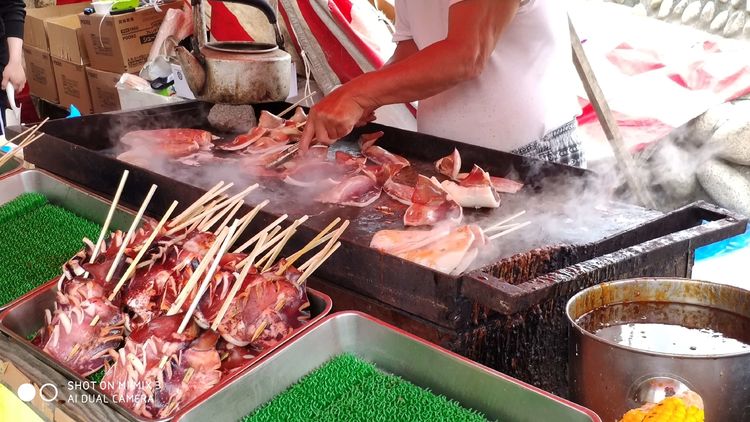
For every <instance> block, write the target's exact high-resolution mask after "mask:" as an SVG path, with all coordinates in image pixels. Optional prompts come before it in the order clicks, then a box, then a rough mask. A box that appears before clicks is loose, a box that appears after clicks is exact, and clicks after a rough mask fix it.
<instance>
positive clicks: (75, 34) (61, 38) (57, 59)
mask: <svg viewBox="0 0 750 422" xmlns="http://www.w3.org/2000/svg"><path fill="white" fill-rule="evenodd" d="M47 39H48V40H49V50H50V55H52V67H53V68H54V70H55V81H56V82H57V95H58V98H59V99H60V105H62V106H63V107H69V106H70V105H71V104H72V105H75V106H76V107H77V108H78V110H79V111H80V112H81V113H82V114H91V113H93V112H94V106H93V104H92V102H91V93H90V92H89V83H88V80H87V79H86V65H88V64H89V57H88V52H87V50H86V47H85V46H84V44H83V34H82V31H81V23H80V21H79V20H78V17H77V16H76V15H67V16H62V17H59V18H52V19H49V20H48V21H47Z"/></svg>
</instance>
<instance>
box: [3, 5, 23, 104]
mask: <svg viewBox="0 0 750 422" xmlns="http://www.w3.org/2000/svg"><path fill="white" fill-rule="evenodd" d="M0 18H2V21H3V24H4V25H5V36H6V38H7V43H8V64H7V65H6V66H5V69H4V70H3V79H2V88H3V89H5V87H6V85H7V84H8V82H10V83H12V84H13V87H15V88H16V90H17V91H20V90H21V89H22V88H23V86H24V85H26V73H25V72H24V70H23V51H22V50H23V23H24V20H25V19H26V5H25V4H24V2H23V0H10V1H8V2H6V4H4V5H3V6H2V16H0Z"/></svg>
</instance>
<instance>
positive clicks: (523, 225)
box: [489, 221, 531, 240]
mask: <svg viewBox="0 0 750 422" xmlns="http://www.w3.org/2000/svg"><path fill="white" fill-rule="evenodd" d="M529 224H531V221H527V222H525V223H520V224H517V225H516V226H515V227H512V228H509V229H507V230H503V231H501V232H500V233H497V234H494V235H492V236H490V237H489V240H495V239H497V238H499V237H502V236H505V235H506V234H509V233H513V232H514V231H516V230H520V229H522V228H524V227H526V226H528V225H529Z"/></svg>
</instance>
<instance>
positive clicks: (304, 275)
mask: <svg viewBox="0 0 750 422" xmlns="http://www.w3.org/2000/svg"><path fill="white" fill-rule="evenodd" d="M339 247H341V242H336V244H335V245H333V247H331V249H330V250H329V251H327V252H326V254H325V255H324V256H323V257H322V258H320V259H319V260H318V261H317V262H315V263H314V264H312V265H310V268H308V269H306V270H305V272H304V273H302V275H301V276H300V278H299V279H297V282H296V284H297V285H298V286H301V285H302V283H304V282H305V280H307V279H308V278H309V277H310V276H311V275H312V274H313V273H314V272H315V271H316V270H317V269H318V267H320V266H321V265H323V263H324V262H326V261H327V260H328V258H330V257H331V255H333V253H334V252H336V250H337V249H338V248H339Z"/></svg>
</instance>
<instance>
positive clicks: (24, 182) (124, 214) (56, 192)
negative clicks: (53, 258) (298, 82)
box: [0, 170, 135, 311]
mask: <svg viewBox="0 0 750 422" xmlns="http://www.w3.org/2000/svg"><path fill="white" fill-rule="evenodd" d="M29 192H36V193H41V194H42V195H44V196H46V197H47V199H48V200H49V202H50V203H52V204H54V205H57V206H60V207H62V208H65V209H66V210H68V211H71V212H73V213H75V214H77V215H79V216H81V217H83V218H86V219H88V220H90V221H93V222H95V223H98V224H100V225H101V224H104V219H105V218H106V216H107V212H108V211H109V207H110V205H111V201H108V200H106V199H104V198H102V197H101V196H98V195H96V194H93V193H91V192H88V191H86V190H84V189H83V188H80V187H78V186H75V185H73V184H71V183H70V182H67V181H65V180H63V179H61V178H58V177H56V176H53V175H51V174H49V173H47V172H45V171H42V170H24V171H20V172H18V173H15V174H11V175H7V176H5V177H0V205H3V204H6V203H8V202H10V201H12V200H13V199H15V198H16V197H18V196H19V195H21V194H24V193H29ZM134 216H135V212H133V211H131V210H129V209H127V208H124V207H121V206H118V207H117V211H116V212H115V213H114V214H113V215H112V222H111V225H110V227H111V228H112V229H121V230H127V228H128V227H129V226H130V224H131V223H132V222H133V217H134ZM92 240H94V241H96V239H92ZM72 255H73V254H71V256H72ZM0 283H4V280H0ZM8 305H9V304H7V303H6V304H0V311H1V310H3V309H5V308H6V307H7V306H8Z"/></svg>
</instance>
